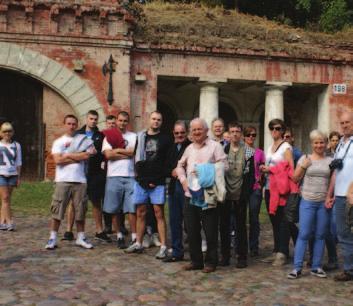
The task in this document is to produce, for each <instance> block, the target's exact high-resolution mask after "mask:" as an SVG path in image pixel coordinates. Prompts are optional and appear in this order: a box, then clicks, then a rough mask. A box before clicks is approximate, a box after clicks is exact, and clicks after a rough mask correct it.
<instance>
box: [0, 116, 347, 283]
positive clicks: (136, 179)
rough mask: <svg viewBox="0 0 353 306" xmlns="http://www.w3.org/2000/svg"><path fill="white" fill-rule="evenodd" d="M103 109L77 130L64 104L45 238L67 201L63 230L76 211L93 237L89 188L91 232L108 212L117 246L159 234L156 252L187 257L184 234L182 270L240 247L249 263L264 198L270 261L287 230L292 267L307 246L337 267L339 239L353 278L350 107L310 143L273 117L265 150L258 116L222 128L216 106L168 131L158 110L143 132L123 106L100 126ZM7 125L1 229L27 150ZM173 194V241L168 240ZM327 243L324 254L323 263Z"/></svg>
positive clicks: (319, 263) (81, 239)
mask: <svg viewBox="0 0 353 306" xmlns="http://www.w3.org/2000/svg"><path fill="white" fill-rule="evenodd" d="M98 119H99V118H98V113H97V112H96V111H93V110H91V111H89V112H88V114H87V117H86V125H85V126H83V127H82V128H81V129H79V130H78V120H77V118H76V117H75V116H74V115H67V116H65V118H64V129H65V132H64V135H62V136H61V137H60V138H58V139H56V140H55V141H54V143H53V147H52V155H53V158H54V162H55V164H56V173H55V191H54V194H53V199H52V204H51V213H52V220H51V230H50V237H49V240H48V242H47V245H46V246H45V247H46V249H49V250H52V249H55V248H56V247H57V241H58V230H59V226H60V223H61V221H62V220H63V219H64V218H65V215H66V214H65V212H66V208H67V207H68V206H69V207H70V209H69V212H68V214H67V218H68V229H69V230H68V231H67V233H65V236H66V239H69V240H73V239H74V238H73V234H72V226H73V223H74V222H76V227H77V239H76V244H77V245H78V246H81V247H83V248H86V249H91V248H93V245H92V244H91V243H90V242H89V241H88V240H87V238H86V236H85V232H84V228H85V215H86V211H87V203H88V199H89V200H90V201H91V202H92V204H93V217H94V221H95V226H96V234H95V238H96V239H99V240H102V241H105V242H112V240H111V238H110V237H109V236H108V233H107V231H104V227H103V221H102V220H103V219H104V220H105V223H106V224H107V223H109V222H111V223H112V226H113V228H114V229H115V231H116V233H117V246H118V248H120V249H124V251H125V253H127V254H130V253H136V254H140V253H143V250H144V248H145V247H148V246H149V245H150V244H151V242H152V241H153V243H154V244H155V245H156V246H159V250H158V252H157V254H156V258H157V259H161V260H162V261H163V262H177V261H182V260H184V238H183V236H184V234H186V237H187V239H186V240H187V244H188V248H189V254H190V263H189V264H187V265H185V266H184V267H183V269H184V270H202V271H203V272H205V273H210V272H213V271H215V269H216V267H217V266H228V265H230V258H231V253H232V249H233V248H234V253H235V255H236V267H237V268H246V267H247V265H248V256H249V255H250V256H252V257H256V256H259V237H260V222H259V214H260V209H261V203H262V200H263V198H264V200H265V203H266V208H267V211H268V214H269V218H270V221H271V225H272V232H273V255H272V256H271V257H270V258H266V259H265V260H264V261H270V262H272V264H273V265H274V266H281V265H284V264H286V263H287V262H288V260H289V258H290V257H289V255H290V240H292V241H293V245H294V246H295V247H294V263H293V264H294V269H293V270H292V271H291V272H290V273H289V274H288V275H287V276H288V278H290V279H296V278H298V277H300V275H301V274H302V269H303V265H304V258H305V254H306V250H307V248H308V249H309V254H308V258H309V259H308V260H307V266H309V267H310V273H311V274H312V275H314V276H317V277H321V278H324V277H326V272H325V270H330V269H337V268H338V259H337V252H336V244H337V239H338V241H339V242H340V245H341V247H342V253H343V262H344V265H343V272H342V273H341V274H338V275H336V276H335V280H337V281H348V280H353V174H352V171H351V169H353V146H351V143H352V142H353V114H352V113H348V112H346V113H343V114H342V115H341V116H340V126H341V130H342V131H341V133H342V135H341V134H340V133H338V132H332V133H331V134H330V135H329V137H327V136H326V135H325V134H324V133H323V132H321V131H319V130H313V131H312V132H311V133H310V135H309V137H310V141H311V148H312V149H311V152H310V153H308V154H302V153H301V151H300V150H299V149H298V148H296V147H295V146H294V137H293V132H292V131H291V129H289V128H287V127H286V125H285V123H284V122H283V120H281V119H273V120H271V121H270V122H269V125H268V128H269V130H270V132H271V136H272V140H273V141H272V144H271V145H270V147H269V148H268V149H267V151H266V153H264V151H262V150H261V149H259V148H257V147H256V145H255V144H256V137H257V129H256V127H254V126H247V127H245V128H244V127H243V126H242V125H241V124H239V123H237V122H231V123H229V124H228V126H227V131H225V128H226V127H225V124H224V121H223V120H222V119H221V118H217V119H215V120H213V122H212V126H211V128H210V130H209V127H208V125H207V123H206V121H205V120H203V119H202V118H195V119H193V120H191V122H190V123H189V129H188V128H187V126H186V124H185V122H184V121H176V122H175V124H174V128H173V131H172V132H173V140H171V139H170V138H171V137H169V136H168V135H166V134H164V133H163V132H161V126H162V123H163V117H162V114H161V113H160V112H159V111H154V112H152V113H151V114H150V117H149V125H148V127H147V129H146V130H143V131H141V132H139V133H137V134H135V133H133V132H131V131H129V130H128V126H129V119H130V118H129V114H128V113H127V112H124V111H122V112H120V113H118V115H117V117H116V118H115V117H114V116H112V115H110V116H108V117H107V118H106V119H107V120H106V124H107V126H106V129H105V130H103V131H99V130H98V127H97V123H98ZM10 127H11V128H10ZM7 130H11V133H13V128H12V126H11V125H9V124H8V123H6V124H3V125H2V126H1V130H0V131H1V137H2V139H1V142H0V152H1V153H2V157H1V158H2V159H1V160H0V191H1V199H2V210H1V229H5V228H6V229H8V230H10V229H9V228H11V225H12V227H13V222H12V219H11V215H10V210H9V207H10V204H9V198H10V195H11V191H12V188H13V186H15V185H16V184H18V177H19V173H20V166H21V158H20V155H21V154H20V146H19V144H18V143H16V142H13V141H12V140H11V136H12V134H11V133H8V132H7ZM1 162H2V163H1ZM10 172H11V173H10ZM9 173H10V174H11V175H9ZM166 182H167V184H166ZM166 186H168V189H167V190H166ZM5 190H6V191H5ZM166 195H168V201H167V202H168V206H169V226H170V237H171V252H168V248H167V223H166V218H165V212H164V205H165V203H166ZM7 203H8V204H7ZM103 215H104V218H103V217H102V216H103ZM124 215H127V216H128V221H129V228H130V231H131V240H130V243H129V245H127V244H126V238H125V237H124V233H123V230H122V229H123V224H124V220H125V219H124ZM247 218H249V233H248V227H247ZM109 220H110V221H109ZM298 224H299V229H298V226H297V225H298ZM157 232H158V234H157ZM233 233H235V239H234V240H235V241H232V236H233V235H232V234H233ZM203 237H204V238H203ZM219 238H220V243H218V240H219ZM203 240H205V246H207V249H206V250H203ZM219 245H220V247H219ZM325 245H326V247H327V249H328V263H327V264H326V265H323V257H324V249H325ZM203 251H205V253H206V254H204V252H203ZM219 255H220V258H219ZM324 268H325V269H324Z"/></svg>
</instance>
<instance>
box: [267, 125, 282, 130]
mask: <svg viewBox="0 0 353 306" xmlns="http://www.w3.org/2000/svg"><path fill="white" fill-rule="evenodd" d="M273 130H275V131H282V128H281V127H280V126H274V127H273V126H271V127H270V131H273Z"/></svg>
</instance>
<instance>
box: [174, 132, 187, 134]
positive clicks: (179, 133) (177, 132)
mask: <svg viewBox="0 0 353 306" xmlns="http://www.w3.org/2000/svg"><path fill="white" fill-rule="evenodd" d="M185 134H186V132H174V135H185Z"/></svg>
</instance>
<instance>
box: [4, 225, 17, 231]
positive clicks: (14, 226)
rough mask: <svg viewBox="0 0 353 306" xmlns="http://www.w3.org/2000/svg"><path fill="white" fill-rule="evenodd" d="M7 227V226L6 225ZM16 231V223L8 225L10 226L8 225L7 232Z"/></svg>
mask: <svg viewBox="0 0 353 306" xmlns="http://www.w3.org/2000/svg"><path fill="white" fill-rule="evenodd" d="M5 225H6V224H5ZM15 229H16V225H15V223H11V224H8V225H7V230H8V231H9V232H13V231H14V230H15Z"/></svg>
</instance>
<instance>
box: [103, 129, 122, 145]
mask: <svg viewBox="0 0 353 306" xmlns="http://www.w3.org/2000/svg"><path fill="white" fill-rule="evenodd" d="M102 133H103V134H104V136H105V138H106V139H107V141H108V143H109V144H110V145H111V146H112V148H113V149H124V148H125V140H124V137H123V135H122V134H121V132H120V131H119V130H118V129H117V128H111V129H106V130H103V131H102Z"/></svg>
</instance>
